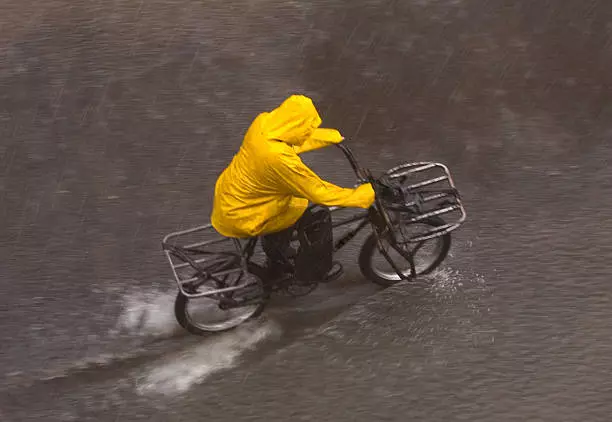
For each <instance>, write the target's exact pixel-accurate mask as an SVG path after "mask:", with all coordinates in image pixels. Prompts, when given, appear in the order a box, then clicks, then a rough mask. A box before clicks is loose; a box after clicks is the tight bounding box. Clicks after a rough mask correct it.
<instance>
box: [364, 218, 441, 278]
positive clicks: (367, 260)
mask: <svg viewBox="0 0 612 422" xmlns="http://www.w3.org/2000/svg"><path fill="white" fill-rule="evenodd" d="M421 223H424V224H427V225H430V226H432V227H439V226H442V225H444V224H446V223H445V222H444V220H442V219H441V218H439V217H431V218H428V219H426V220H423V221H422V222H421ZM436 239H437V240H438V241H439V242H441V243H440V247H439V250H438V251H437V256H436V257H435V259H433V260H432V262H431V263H430V264H429V265H427V266H426V267H425V268H424V269H422V270H420V271H417V274H416V275H417V276H419V275H426V274H429V273H431V272H432V271H434V270H435V269H436V268H437V267H439V266H440V264H442V262H443V261H444V260H445V259H446V257H447V255H448V252H449V250H450V247H451V235H450V233H447V234H445V235H442V236H440V237H438V238H434V239H431V240H436ZM431 240H426V241H425V242H429V241H431ZM376 251H378V242H377V238H376V235H375V234H374V233H371V234H370V235H369V236H368V237H367V238H366V240H365V241H364V243H363V245H362V246H361V251H360V252H359V269H360V271H361V273H362V274H363V276H364V277H365V278H367V279H368V280H370V281H372V282H373V283H375V284H378V285H380V286H382V287H389V286H392V285H394V284H396V283H398V282H399V281H401V279H400V278H399V276H398V275H397V274H394V276H393V277H384V276H383V275H381V274H380V272H377V271H376V270H375V269H374V268H373V267H372V258H373V257H374V253H375V252H376ZM417 265H418V262H415V266H417Z"/></svg>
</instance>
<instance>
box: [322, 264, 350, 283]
mask: <svg viewBox="0 0 612 422" xmlns="http://www.w3.org/2000/svg"><path fill="white" fill-rule="evenodd" d="M342 274H344V268H343V267H342V264H340V263H339V262H338V261H334V263H333V264H332V269H331V270H329V272H328V273H327V274H326V275H325V277H324V278H323V280H321V282H323V283H329V282H330V281H334V280H337V279H339V278H340V276H341V275H342Z"/></svg>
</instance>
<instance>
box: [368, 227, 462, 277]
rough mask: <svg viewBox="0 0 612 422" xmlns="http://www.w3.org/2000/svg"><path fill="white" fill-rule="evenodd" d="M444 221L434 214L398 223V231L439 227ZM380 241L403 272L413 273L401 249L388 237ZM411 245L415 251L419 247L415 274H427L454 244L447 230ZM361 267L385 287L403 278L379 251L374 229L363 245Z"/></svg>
mask: <svg viewBox="0 0 612 422" xmlns="http://www.w3.org/2000/svg"><path fill="white" fill-rule="evenodd" d="M444 224H446V223H445V222H444V220H442V219H441V218H439V217H432V218H429V219H426V220H423V221H420V222H419V223H414V224H406V225H402V224H401V223H399V224H398V227H397V231H398V234H399V235H400V236H406V235H408V233H409V232H412V233H419V232H423V231H424V229H425V230H427V229H431V228H434V227H440V226H443V225H444ZM407 232H408V233H407ZM381 242H382V245H383V247H384V249H385V251H386V252H387V254H389V256H390V257H391V259H392V261H393V262H394V263H395V265H396V266H397V267H398V269H399V270H400V272H401V273H402V274H403V275H404V276H406V277H409V276H410V274H411V269H410V263H409V262H408V261H407V260H406V259H405V258H404V257H403V256H401V255H400V253H399V252H397V251H396V250H394V249H393V248H392V247H391V245H390V244H389V242H388V241H387V240H386V239H382V240H381ZM409 245H410V248H411V249H412V250H413V251H416V252H415V254H414V266H415V271H416V275H417V276H419V275H425V274H429V273H431V272H432V271H433V270H435V269H436V268H437V267H438V266H440V264H441V263H442V262H443V261H444V259H446V256H447V255H448V252H449V250H450V246H451V235H450V233H447V234H445V235H442V236H439V237H435V238H433V239H428V240H424V241H421V242H416V243H411V244H409ZM359 268H360V270H361V273H362V274H363V275H364V277H366V278H367V279H368V280H370V281H372V282H373V283H376V284H378V285H380V286H383V287H389V286H392V285H394V284H396V283H397V282H399V281H401V280H402V278H401V277H400V276H399V274H398V273H397V271H395V269H394V268H393V267H392V266H391V264H390V263H389V262H388V261H387V260H386V258H385V257H384V255H383V254H382V253H381V252H380V250H379V248H378V242H377V239H376V235H375V234H374V233H372V234H370V236H368V237H367V239H366V240H365V242H364V243H363V246H362V247H361V251H360V253H359Z"/></svg>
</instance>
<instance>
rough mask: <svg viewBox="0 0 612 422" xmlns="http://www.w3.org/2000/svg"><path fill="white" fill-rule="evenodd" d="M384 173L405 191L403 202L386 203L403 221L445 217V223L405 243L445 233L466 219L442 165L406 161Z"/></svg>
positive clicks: (459, 198)
mask: <svg viewBox="0 0 612 422" xmlns="http://www.w3.org/2000/svg"><path fill="white" fill-rule="evenodd" d="M385 176H386V177H387V178H389V179H391V180H392V181H393V182H395V183H397V184H399V186H401V189H402V192H403V193H404V203H401V204H397V203H396V204H389V205H388V206H387V208H388V209H389V210H390V211H397V212H398V213H400V214H401V217H402V222H403V223H407V224H411V223H419V222H421V221H424V220H427V219H430V218H432V217H438V216H444V220H445V224H443V225H441V226H437V227H433V228H430V229H427V230H424V231H422V232H420V233H418V234H415V235H413V236H411V237H410V238H408V239H406V241H407V242H422V241H424V240H428V239H432V238H435V237H439V236H444V235H445V234H448V233H450V232H451V231H453V230H456V229H457V228H459V226H461V224H463V222H464V221H465V219H466V212H465V209H464V208H463V204H462V202H461V196H460V194H459V191H458V190H457V188H456V187H455V183H454V182H453V178H452V176H451V174H450V171H449V170H448V167H446V166H445V165H444V164H441V163H435V162H416V163H406V164H402V165H399V166H397V167H393V168H392V169H390V170H388V171H387V172H386V173H385ZM449 217H450V218H449Z"/></svg>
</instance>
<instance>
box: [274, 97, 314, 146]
mask: <svg viewBox="0 0 612 422" xmlns="http://www.w3.org/2000/svg"><path fill="white" fill-rule="evenodd" d="M263 126H264V132H265V133H266V136H267V138H268V139H276V140H279V141H283V142H285V143H287V144H289V145H294V146H301V145H302V144H304V142H306V140H308V139H309V138H311V137H313V136H316V132H317V131H318V129H319V126H321V117H320V116H319V113H318V112H317V109H316V108H315V106H314V104H313V103H312V100H311V99H310V98H308V97H306V96H304V95H292V96H290V97H289V98H287V99H286V100H285V101H283V103H282V104H281V105H280V106H278V107H277V108H276V109H274V110H273V111H271V112H270V113H268V115H267V116H266V119H265V122H264V124H263Z"/></svg>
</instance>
